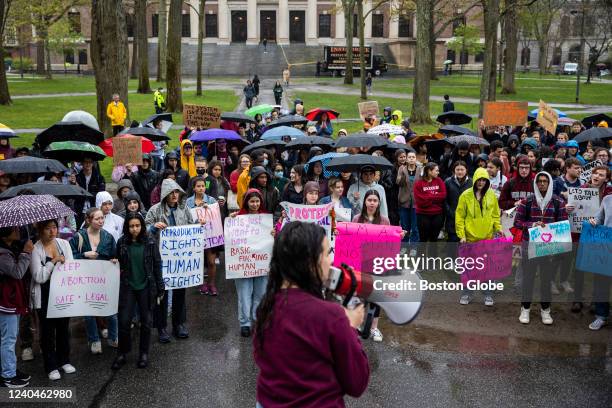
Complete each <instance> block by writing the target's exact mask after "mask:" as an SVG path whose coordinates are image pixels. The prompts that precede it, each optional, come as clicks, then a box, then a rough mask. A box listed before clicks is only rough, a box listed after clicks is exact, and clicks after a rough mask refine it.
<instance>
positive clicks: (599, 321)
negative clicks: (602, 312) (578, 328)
mask: <svg viewBox="0 0 612 408" xmlns="http://www.w3.org/2000/svg"><path fill="white" fill-rule="evenodd" d="M606 323H607V322H606V320H605V319H603V318H601V317H597V318H596V319H595V320H593V322H592V323H591V324H589V329H591V330H599V329H601V328H602V327H604V326H605V325H606Z"/></svg>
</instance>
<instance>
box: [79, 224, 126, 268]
mask: <svg viewBox="0 0 612 408" xmlns="http://www.w3.org/2000/svg"><path fill="white" fill-rule="evenodd" d="M79 236H80V237H81V238H79ZM115 247H116V244H115V238H113V236H112V235H111V234H110V233H109V232H106V231H105V230H100V243H99V244H98V248H96V252H97V253H98V258H97V260H99V261H108V260H110V259H113V258H114V257H115V250H116V249H115ZM70 248H72V256H73V257H74V259H85V256H84V255H83V254H84V253H85V252H89V251H91V243H90V242H89V235H87V229H85V228H83V229H82V230H79V231H78V232H77V233H76V234H74V236H73V237H72V238H71V239H70Z"/></svg>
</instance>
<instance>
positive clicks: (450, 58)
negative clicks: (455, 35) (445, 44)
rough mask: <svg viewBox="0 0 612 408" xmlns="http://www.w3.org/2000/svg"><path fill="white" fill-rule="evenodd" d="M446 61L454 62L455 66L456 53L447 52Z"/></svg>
mask: <svg viewBox="0 0 612 408" xmlns="http://www.w3.org/2000/svg"><path fill="white" fill-rule="evenodd" d="M446 59H447V60H451V61H453V64H454V63H455V51H453V50H446Z"/></svg>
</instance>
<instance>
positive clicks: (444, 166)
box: [440, 147, 475, 179]
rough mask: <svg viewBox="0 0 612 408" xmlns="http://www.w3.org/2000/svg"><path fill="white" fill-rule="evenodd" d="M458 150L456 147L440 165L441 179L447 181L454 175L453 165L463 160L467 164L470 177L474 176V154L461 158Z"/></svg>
mask: <svg viewBox="0 0 612 408" xmlns="http://www.w3.org/2000/svg"><path fill="white" fill-rule="evenodd" d="M458 150H459V149H457V148H456V147H455V148H454V149H453V151H452V152H450V153H446V154H445V155H444V157H442V161H441V163H440V178H442V179H447V178H448V177H450V176H452V175H453V163H455V162H456V161H459V160H462V161H464V162H465V163H466V164H467V171H468V175H470V176H471V175H472V174H474V168H475V163H474V159H473V157H472V153H470V152H468V154H467V156H465V157H462V156H459V154H458Z"/></svg>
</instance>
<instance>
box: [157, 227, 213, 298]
mask: <svg viewBox="0 0 612 408" xmlns="http://www.w3.org/2000/svg"><path fill="white" fill-rule="evenodd" d="M159 252H160V254H161V259H162V279H163V281H164V285H165V286H166V289H182V288H189V287H191V286H197V285H201V284H202V283H203V282H204V262H203V259H204V257H203V254H204V228H203V227H202V226H201V225H199V224H198V225H182V226H178V227H167V228H164V229H163V230H161V233H160V235H159Z"/></svg>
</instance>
